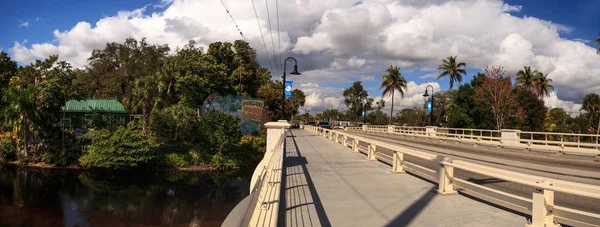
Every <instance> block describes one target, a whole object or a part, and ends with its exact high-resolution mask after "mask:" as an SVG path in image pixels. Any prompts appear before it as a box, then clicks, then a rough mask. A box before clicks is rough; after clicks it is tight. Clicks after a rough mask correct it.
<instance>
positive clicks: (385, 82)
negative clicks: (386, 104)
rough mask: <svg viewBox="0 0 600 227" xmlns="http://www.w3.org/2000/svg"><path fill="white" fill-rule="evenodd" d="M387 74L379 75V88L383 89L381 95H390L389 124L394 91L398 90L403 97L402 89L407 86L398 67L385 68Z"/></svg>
mask: <svg viewBox="0 0 600 227" xmlns="http://www.w3.org/2000/svg"><path fill="white" fill-rule="evenodd" d="M386 71H387V74H383V75H381V87H380V88H379V89H381V88H384V89H383V93H382V94H381V95H382V96H388V97H389V96H392V109H391V110H390V120H389V121H390V124H391V123H392V115H393V113H394V92H395V91H396V90H398V92H400V97H402V98H404V91H405V90H406V87H407V82H406V79H404V77H403V76H402V74H401V73H400V67H398V66H391V65H390V67H389V68H387V70H386Z"/></svg>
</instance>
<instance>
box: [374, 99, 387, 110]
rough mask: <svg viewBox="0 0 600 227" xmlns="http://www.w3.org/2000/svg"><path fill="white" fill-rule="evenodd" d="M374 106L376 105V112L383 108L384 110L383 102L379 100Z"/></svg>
mask: <svg viewBox="0 0 600 227" xmlns="http://www.w3.org/2000/svg"><path fill="white" fill-rule="evenodd" d="M375 105H377V110H379V111H381V110H382V109H383V108H385V100H383V99H380V100H379V101H377V102H376V103H375Z"/></svg>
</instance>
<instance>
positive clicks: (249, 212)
mask: <svg viewBox="0 0 600 227" xmlns="http://www.w3.org/2000/svg"><path fill="white" fill-rule="evenodd" d="M269 124H271V123H267V125H266V126H267V128H268V129H267V148H266V149H267V150H266V151H265V154H264V156H263V159H262V160H261V161H260V163H259V164H258V165H257V167H256V169H255V170H254V173H253V174H252V179H251V181H250V194H249V195H248V197H247V198H246V199H244V200H242V202H240V203H239V204H238V205H237V206H236V207H235V208H234V209H233V210H232V211H231V212H230V213H229V215H228V216H227V218H226V219H225V222H224V223H223V225H222V226H227V227H229V226H265V225H266V226H276V225H277V219H278V216H279V201H281V198H280V192H281V182H282V178H283V177H284V176H283V174H282V169H283V152H284V150H285V148H284V144H285V138H286V136H285V129H286V128H289V126H290V125H289V124H287V123H284V122H276V123H275V122H274V124H272V125H269ZM269 127H271V128H269ZM271 139H274V142H273V143H269V141H273V140H271ZM246 200H249V201H247V202H245V201H246Z"/></svg>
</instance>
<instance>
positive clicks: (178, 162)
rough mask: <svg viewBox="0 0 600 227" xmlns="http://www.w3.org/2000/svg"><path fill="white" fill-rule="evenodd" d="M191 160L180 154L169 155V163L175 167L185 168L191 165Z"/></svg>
mask: <svg viewBox="0 0 600 227" xmlns="http://www.w3.org/2000/svg"><path fill="white" fill-rule="evenodd" d="M189 159H190V158H189V156H186V155H183V154H178V153H170V154H168V155H167V163H168V164H169V165H171V166H174V167H185V166H187V165H189V163H190V161H189Z"/></svg>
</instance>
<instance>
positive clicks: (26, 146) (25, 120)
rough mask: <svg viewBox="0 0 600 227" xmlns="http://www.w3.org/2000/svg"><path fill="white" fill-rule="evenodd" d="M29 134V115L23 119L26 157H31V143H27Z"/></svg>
mask: <svg viewBox="0 0 600 227" xmlns="http://www.w3.org/2000/svg"><path fill="white" fill-rule="evenodd" d="M28 132H29V122H28V121H27V115H24V117H23V144H24V145H25V157H27V156H28V155H29V143H28V141H27V138H28V135H27V134H29V133H28Z"/></svg>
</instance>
